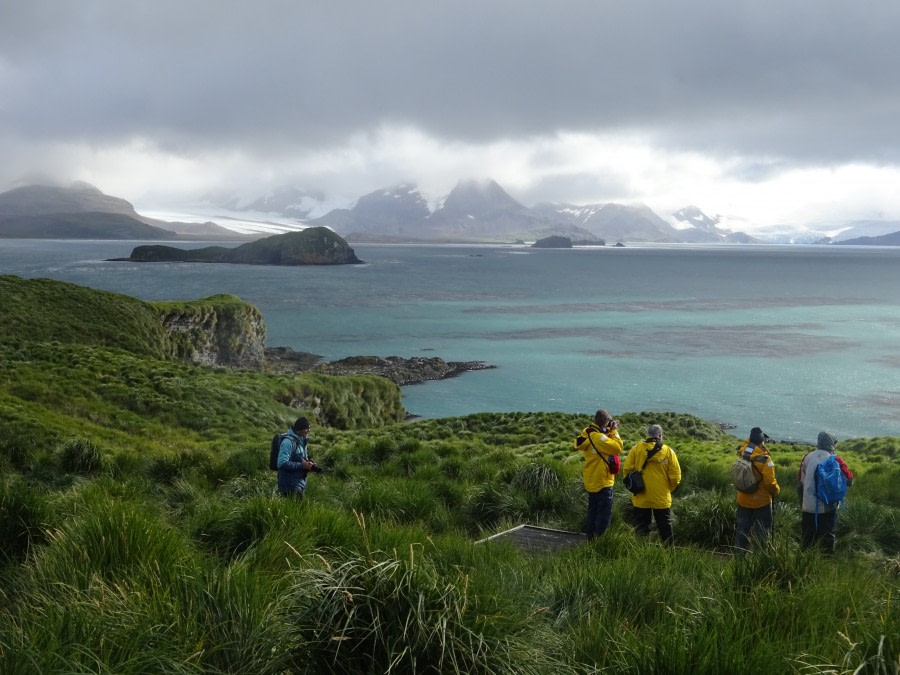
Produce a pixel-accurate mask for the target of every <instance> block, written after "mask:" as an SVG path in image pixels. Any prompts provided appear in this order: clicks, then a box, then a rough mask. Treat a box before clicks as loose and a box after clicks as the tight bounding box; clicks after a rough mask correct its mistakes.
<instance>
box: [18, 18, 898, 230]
mask: <svg viewBox="0 0 900 675" xmlns="http://www.w3.org/2000/svg"><path fill="white" fill-rule="evenodd" d="M898 26H900V2H898V1H897V0H858V1H856V2H850V1H848V0H803V1H797V0H750V1H743V0H737V1H732V2H723V0H679V1H678V2H667V1H666V0H621V1H618V2H607V1H604V0H577V1H567V0H553V1H547V2H544V1H542V0H509V1H507V0H503V1H492V0H358V1H347V0H321V1H320V0H254V1H253V2H250V1H248V0H240V1H234V0H153V1H149V0H148V1H146V2H138V1H134V2H126V1H123V0H71V1H70V0H27V2H26V1H25V0H0V190H6V189H9V188H12V187H15V186H17V185H21V184H25V183H30V182H37V181H39V180H40V181H45V180H48V179H55V180H60V181H70V180H85V181H88V182H90V183H93V184H94V185H96V186H97V187H99V188H100V189H101V190H103V191H104V192H106V193H108V194H113V195H116V196H119V197H123V198H125V199H128V200H129V201H131V202H133V203H134V204H135V205H136V206H137V207H138V210H139V211H140V210H141V209H142V208H144V209H150V208H155V209H157V208H167V207H171V206H173V205H175V204H178V203H181V202H184V201H189V200H191V199H194V198H195V197H196V195H199V194H203V193H205V192H207V191H210V190H218V189H226V190H236V191H239V193H240V194H242V195H246V196H255V195H257V194H260V193H264V192H266V191H267V190H269V189H271V188H274V187H277V186H279V185H291V186H295V187H298V188H303V189H309V190H321V191H324V192H325V193H326V194H327V195H328V196H329V198H331V199H333V200H335V201H336V202H340V201H341V200H349V199H353V198H355V197H358V196H360V195H362V194H365V193H367V192H370V191H372V190H376V189H379V188H382V187H387V186H390V185H393V184H396V183H398V182H402V181H407V182H415V183H417V184H418V185H419V186H420V188H421V189H422V191H423V192H425V193H426V195H428V196H430V197H432V198H437V197H440V196H443V195H445V194H446V193H447V192H449V190H450V189H452V187H453V185H454V184H455V183H456V182H457V181H458V180H459V179H461V178H485V177H489V178H493V179H495V180H497V181H498V182H499V183H500V184H501V185H502V186H503V187H504V188H506V190H507V191H508V192H509V193H510V194H511V195H512V196H513V197H515V198H516V199H518V200H519V201H521V202H523V203H525V204H527V205H533V204H535V203H537V202H540V201H556V202H569V203H576V204H587V203H605V202H618V203H626V204H632V203H638V202H642V203H645V204H647V205H648V206H650V207H651V208H653V209H654V210H655V211H657V213H659V215H661V216H663V217H669V216H670V214H671V213H672V212H673V211H675V210H677V209H678V208H681V207H683V206H686V205H689V204H694V205H697V206H699V207H700V208H701V209H703V210H704V211H706V212H707V213H710V214H723V215H726V216H729V217H734V218H740V219H744V220H745V221H746V225H747V226H746V227H745V229H748V230H749V229H754V228H755V227H759V226H765V225H771V224H779V223H792V224H802V223H812V224H816V225H819V224H826V225H827V224H829V223H834V222H841V221H845V220H857V219H881V218H885V219H894V220H900V46H898V45H900V41H898V39H897V37H896V33H897V29H898Z"/></svg>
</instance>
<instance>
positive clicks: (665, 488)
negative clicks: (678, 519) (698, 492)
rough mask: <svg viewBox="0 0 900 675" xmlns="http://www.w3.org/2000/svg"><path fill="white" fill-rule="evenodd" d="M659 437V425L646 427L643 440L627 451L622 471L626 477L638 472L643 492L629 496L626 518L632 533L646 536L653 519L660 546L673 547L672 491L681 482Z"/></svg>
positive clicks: (675, 462)
mask: <svg viewBox="0 0 900 675" xmlns="http://www.w3.org/2000/svg"><path fill="white" fill-rule="evenodd" d="M662 438H663V430H662V427H661V426H660V425H658V424H651V425H650V426H649V427H647V438H646V439H644V440H643V441H641V442H640V443H637V444H636V445H635V446H634V447H633V448H632V449H631V450H630V451H629V453H628V456H627V457H626V458H625V466H624V467H622V472H623V474H624V476H625V477H627V476H628V474H630V473H632V472H634V471H641V473H642V474H643V477H644V489H643V491H641V492H639V493H637V494H632V495H631V504H632V508H631V514H630V519H631V524H632V525H633V526H634V530H635V532H637V533H638V534H639V535H642V536H649V534H650V521H651V520H652V519H655V520H656V527H657V529H658V530H659V538H660V540H661V541H662V542H663V543H664V544H674V543H675V539H674V532H673V530H672V490H674V489H675V488H676V487H678V484H679V483H680V482H681V466H680V465H679V464H678V457H676V456H675V451H674V450H672V448H670V447H669V446H668V445H664V444H663V442H662ZM648 458H649V459H648Z"/></svg>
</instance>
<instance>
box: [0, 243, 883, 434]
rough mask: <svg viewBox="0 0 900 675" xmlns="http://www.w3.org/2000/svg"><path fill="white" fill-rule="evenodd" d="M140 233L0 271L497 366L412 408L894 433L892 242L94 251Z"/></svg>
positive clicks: (325, 347) (278, 333) (337, 339)
mask: <svg viewBox="0 0 900 675" xmlns="http://www.w3.org/2000/svg"><path fill="white" fill-rule="evenodd" d="M141 243H145V242H133V241H128V242H121V241H36V240H0V273H3V274H15V275H19V276H23V277H49V278H52V279H59V280H63V281H69V282H72V283H76V284H81V285H84V286H90V287H92V288H99V289H106V290H111V291H117V292H120V293H126V294H128V295H133V296H136V297H139V298H142V299H145V300H188V299H196V298H201V297H205V296H208V295H213V294H216V293H233V294H235V295H237V296H239V297H241V298H243V299H244V300H246V301H247V302H250V303H252V304H254V305H256V306H257V307H258V308H259V309H260V310H261V311H262V313H263V315H264V316H265V319H266V323H267V326H268V345H269V346H286V347H292V348H294V349H296V350H301V351H307V352H312V353H315V354H320V355H322V356H323V357H324V358H325V359H328V360H332V359H338V358H342V357H345V356H351V355H362V354H372V355H380V356H392V355H396V356H402V357H412V356H440V357H441V358H443V359H445V360H448V361H486V362H488V363H490V364H492V365H495V366H496V368H495V369H491V370H484V371H477V372H469V373H465V374H463V375H461V376H460V377H457V378H452V379H448V380H443V381H439V382H430V383H426V384H419V385H413V386H409V387H404V389H403V393H404V405H405V407H406V409H407V410H408V411H409V412H410V413H412V414H415V415H420V416H423V417H446V416H454V415H464V414H468V413H473V412H482V411H539V410H543V411H565V412H577V413H584V414H585V415H590V414H592V413H593V411H594V410H595V409H596V408H598V407H604V408H608V409H609V410H610V411H612V412H613V413H615V414H621V413H623V412H640V411H676V412H682V413H691V414H694V415H697V416H699V417H702V418H704V419H707V420H710V421H714V422H720V423H726V424H733V425H736V427H737V429H736V430H735V433H736V434H739V435H740V434H744V433H746V432H747V430H749V428H750V427H751V426H761V427H762V428H763V429H764V430H765V431H766V432H767V433H768V434H769V435H771V436H773V437H775V438H779V439H784V440H799V441H815V438H816V434H817V433H818V432H819V431H820V430H823V429H827V430H830V431H832V432H833V433H835V434H837V436H838V438H839V439H841V438H844V439H846V438H849V437H858V436H879V435H895V436H898V435H900V349H898V348H900V248H880V247H879V248H872V247H844V246H840V247H839V246H832V247H826V246H705V247H704V246H685V245H677V246H662V245H653V246H629V247H626V248H614V247H596V248H576V249H568V250H554V249H550V250H542V249H531V248H528V247H524V246H452V245H444V246H427V245H363V244H360V245H354V249H355V251H356V253H357V255H358V256H359V257H360V258H361V259H363V260H365V261H366V264H364V265H345V266H337V267H291V268H287V267H264V266H250V265H219V264H202V263H198V264H191V263H143V264H137V263H130V262H107V261H106V259H108V258H114V257H127V256H128V255H129V254H130V252H131V249H132V248H133V247H134V246H136V245H138V244H141ZM157 243H158V242H157ZM174 245H176V246H182V247H188V246H204V245H208V244H203V243H192V244H185V243H183V242H181V243H174ZM0 302H2V299H0ZM534 433H535V434H540V433H541V430H540V429H535V430H534Z"/></svg>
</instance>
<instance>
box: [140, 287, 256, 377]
mask: <svg viewBox="0 0 900 675" xmlns="http://www.w3.org/2000/svg"><path fill="white" fill-rule="evenodd" d="M157 308H158V311H159V313H160V319H161V320H162V323H163V327H164V328H165V330H166V333H167V335H168V337H169V342H170V345H171V351H172V356H175V357H177V358H181V359H184V360H186V361H190V362H192V363H196V364H200V365H206V366H232V367H236V368H248V369H260V368H262V367H263V364H264V363H265V344H266V324H265V321H264V320H263V316H262V314H261V313H260V311H259V310H258V309H257V308H256V307H254V306H252V305H250V304H247V303H245V302H243V301H241V300H240V299H239V298H236V297H234V296H231V295H217V296H213V297H210V298H205V299H203V300H197V301H194V302H190V303H157Z"/></svg>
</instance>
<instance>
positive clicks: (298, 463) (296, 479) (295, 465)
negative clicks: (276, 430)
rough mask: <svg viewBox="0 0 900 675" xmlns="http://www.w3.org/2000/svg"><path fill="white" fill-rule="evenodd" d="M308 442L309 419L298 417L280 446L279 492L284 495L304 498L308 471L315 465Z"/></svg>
mask: <svg viewBox="0 0 900 675" xmlns="http://www.w3.org/2000/svg"><path fill="white" fill-rule="evenodd" d="M308 443H309V420H307V419H306V418H305V417H298V418H297V421H296V422H294V424H293V426H292V427H291V428H290V429H288V430H287V432H286V433H285V434H284V439H283V440H282V441H281V445H280V446H279V448H278V492H280V493H281V495H282V496H284V497H295V498H297V499H302V498H303V493H304V492H305V491H306V475H307V472H309V471H311V470H313V468H314V467H315V463H314V462H312V461H311V460H310V459H309V452H308V451H307V445H308Z"/></svg>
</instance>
